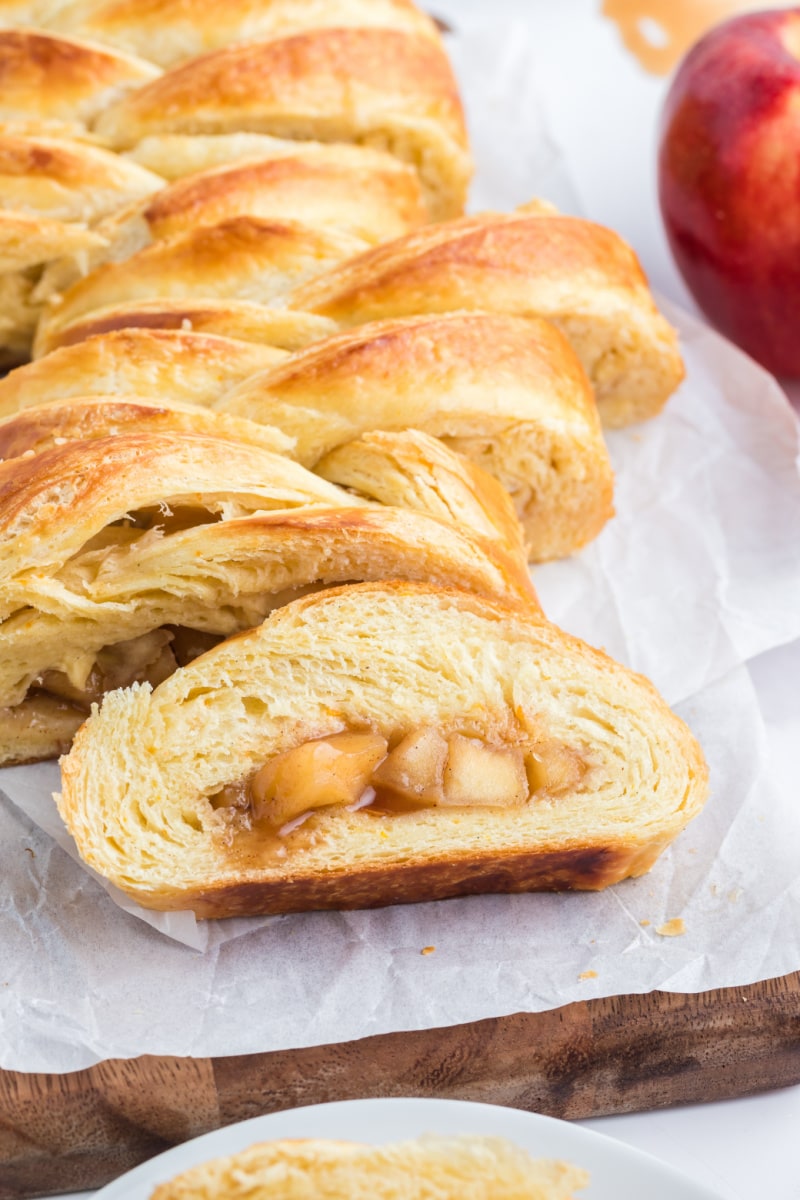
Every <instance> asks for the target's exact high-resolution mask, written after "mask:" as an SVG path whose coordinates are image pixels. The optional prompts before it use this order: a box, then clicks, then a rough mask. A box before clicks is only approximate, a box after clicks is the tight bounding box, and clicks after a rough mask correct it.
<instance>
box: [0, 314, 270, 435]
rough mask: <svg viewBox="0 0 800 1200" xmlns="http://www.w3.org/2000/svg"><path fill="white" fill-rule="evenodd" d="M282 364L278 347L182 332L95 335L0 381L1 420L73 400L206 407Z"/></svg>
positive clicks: (26, 366) (55, 352)
mask: <svg viewBox="0 0 800 1200" xmlns="http://www.w3.org/2000/svg"><path fill="white" fill-rule="evenodd" d="M283 357H284V352H283V351H282V350H278V349H276V348H275V347H273V346H261V345H257V344H255V343H253V342H243V341H238V340H235V339H233V338H224V337H218V336H217V335H216V334H207V333H194V332H187V331H185V330H182V329H169V330H167V329H122V330H118V331H116V332H114V333H106V334H98V335H96V336H94V337H91V338H88V339H87V340H86V341H82V342H78V343H77V344H75V345H74V346H67V347H64V348H63V349H60V350H54V351H53V352H52V353H51V354H46V355H45V356H44V357H43V358H40V359H37V360H36V361H35V362H32V363H28V364H26V365H25V366H24V367H19V368H18V369H17V370H16V371H12V372H11V373H10V374H9V375H7V376H6V377H5V378H4V379H0V417H4V416H9V415H11V414H12V413H16V412H19V411H20V410H22V409H25V408H30V407H31V406H33V405H39V404H50V403H52V402H53V401H56V400H66V399H68V398H69V397H70V396H119V395H137V396H140V397H144V398H147V397H151V398H152V399H155V400H159V399H161V400H167V399H171V400H182V401H186V402H187V403H189V404H193V405H209V404H211V403H212V402H213V401H214V400H217V399H219V396H220V393H221V392H224V391H225V390H227V389H228V388H231V387H234V386H235V385H236V384H237V383H239V382H241V381H242V380H244V379H247V378H248V377H249V376H250V375H254V374H255V373H256V372H257V371H263V370H265V369H266V368H267V367H269V366H274V365H275V364H276V363H277V362H279V361H280V360H281V359H282V358H283ZM3 457H8V453H5V454H4V455H3Z"/></svg>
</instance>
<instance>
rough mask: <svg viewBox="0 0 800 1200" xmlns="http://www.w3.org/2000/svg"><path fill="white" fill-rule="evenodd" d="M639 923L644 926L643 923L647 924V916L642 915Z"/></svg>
mask: <svg viewBox="0 0 800 1200" xmlns="http://www.w3.org/2000/svg"><path fill="white" fill-rule="evenodd" d="M639 924H640V925H641V926H643V927H644V926H645V925H649V924H650V922H649V921H648V919H647V917H643V918H642V920H641V921H640V922H639Z"/></svg>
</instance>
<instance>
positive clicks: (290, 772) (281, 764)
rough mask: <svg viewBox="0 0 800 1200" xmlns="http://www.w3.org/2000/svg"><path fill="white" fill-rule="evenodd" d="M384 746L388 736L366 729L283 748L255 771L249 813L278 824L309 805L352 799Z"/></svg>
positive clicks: (350, 801) (366, 783) (368, 780)
mask: <svg viewBox="0 0 800 1200" xmlns="http://www.w3.org/2000/svg"><path fill="white" fill-rule="evenodd" d="M386 750H387V742H386V738H384V737H382V736H381V735H380V734H379V733H368V732H367V733H337V734H333V736H332V737H328V738H319V739H317V740H316V741H312V742H303V743H302V744H301V745H299V746H295V747H294V749H293V750H286V751H285V752H284V753H283V754H278V755H277V756H276V757H275V758H273V759H271V761H270V762H268V763H267V764H266V765H265V766H263V767H262V768H261V770H260V771H257V772H256V774H255V775H254V776H253V778H252V780H251V783H250V793H251V796H252V804H253V815H254V816H255V817H256V819H257V820H258V819H266V820H268V821H269V822H270V823H271V824H272V825H277V826H281V825H285V824H286V823H287V822H288V821H292V820H294V818H295V817H299V816H300V815H301V814H302V813H304V812H308V811H309V810H311V809H316V808H328V807H330V806H331V805H335V804H342V805H346V804H355V803H357V801H358V800H360V799H361V797H362V795H363V794H364V792H365V791H366V789H367V788H368V787H369V786H370V785H371V783H372V773H373V771H374V770H375V768H376V767H377V766H378V764H379V763H380V762H381V761H382V760H383V759H384V758H385V757H386Z"/></svg>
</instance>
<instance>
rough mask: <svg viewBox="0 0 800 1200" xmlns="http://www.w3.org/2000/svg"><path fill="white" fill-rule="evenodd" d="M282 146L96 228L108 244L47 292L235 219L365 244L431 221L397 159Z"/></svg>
mask: <svg viewBox="0 0 800 1200" xmlns="http://www.w3.org/2000/svg"><path fill="white" fill-rule="evenodd" d="M292 145H293V146H294V153H289V152H288V151H287V149H286V147H287V146H292ZM280 146H281V151H282V152H281V153H280V154H278V155H276V156H274V157H269V158H267V157H264V158H248V159H245V160H243V161H237V162H234V163H227V164H224V165H223V166H218V167H212V168H210V169H209V170H207V171H201V172H200V173H199V174H196V175H191V176H189V177H187V178H183V179H179V180H177V181H176V182H175V183H173V184H172V185H171V186H170V187H166V188H163V189H162V190H161V191H160V192H159V193H158V194H157V195H156V196H152V197H149V198H148V199H144V200H142V201H140V202H139V203H136V204H133V205H128V206H126V207H125V208H123V209H122V210H121V211H119V210H118V211H117V212H115V213H114V214H113V215H111V216H110V217H108V218H107V219H106V220H105V221H103V222H102V223H101V224H100V225H99V226H98V227H97V233H98V234H100V235H101V237H102V238H103V239H104V241H103V242H102V243H101V245H100V246H98V248H97V249H96V250H93V251H92V252H91V253H90V254H89V255H87V256H86V259H85V262H83V263H81V262H77V261H76V260H75V259H74V257H73V258H69V257H66V258H63V259H61V260H60V261H59V262H56V263H53V264H52V265H51V266H50V267H49V268H48V270H47V271H46V273H45V276H44V279H43V280H42V284H41V285H40V291H41V290H42V289H43V288H44V289H46V291H64V290H65V289H66V288H68V287H69V286H70V285H71V284H72V283H74V282H75V280H76V279H78V278H80V276H81V275H85V274H87V272H88V271H89V270H92V269H94V268H95V267H97V266H99V265H100V264H101V263H103V262H108V261H119V260H120V259H124V258H129V257H130V256H131V255H132V254H135V253H136V252H137V251H138V250H143V249H144V248H145V247H146V246H150V245H152V244H153V242H160V241H164V239H166V238H170V237H176V236H178V235H180V234H183V233H187V232H190V231H191V230H193V229H197V228H199V227H200V226H202V225H216V224H218V223H219V222H220V221H224V220H227V219H229V218H231V217H239V216H254V217H266V218H273V217H274V218H277V219H279V220H283V219H288V220H298V221H303V222H304V223H305V224H308V225H315V226H318V227H319V228H323V229H324V228H330V229H333V230H339V231H341V232H343V233H351V234H353V235H354V236H355V237H358V238H361V239H363V241H364V242H365V243H374V242H380V241H387V240H389V239H391V238H396V237H400V236H401V235H402V234H404V233H408V232H409V231H410V230H412V229H415V228H417V226H419V225H422V224H423V223H424V222H425V221H426V219H427V217H426V213H425V208H424V206H423V203H422V194H421V191H420V186H419V179H418V177H417V174H416V172H415V171H414V170H413V168H411V167H409V166H407V165H406V164H405V163H401V162H400V161H399V160H398V159H396V158H393V157H392V156H391V155H390V154H385V153H383V152H381V151H378V150H370V149H369V148H368V147H365V146H320V145H314V144H312V145H311V146H310V147H306V146H305V145H304V144H303V143H280ZM129 165H130V166H131V167H132V165H133V164H129ZM45 294H46V292H45Z"/></svg>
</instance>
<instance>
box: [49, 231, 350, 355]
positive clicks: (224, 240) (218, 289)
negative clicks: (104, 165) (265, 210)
mask: <svg viewBox="0 0 800 1200" xmlns="http://www.w3.org/2000/svg"><path fill="white" fill-rule="evenodd" d="M363 244H364V243H363V242H361V241H360V240H359V239H357V238H353V237H349V236H348V235H346V234H341V233H335V232H333V231H332V230H330V231H325V230H321V229H313V228H311V227H310V226H307V225H302V224H300V223H299V222H295V221H277V220H274V221H273V220H268V219H260V218H258V217H250V216H240V217H233V218H231V219H230V220H228V221H222V222H221V223H220V224H219V225H214V226H211V227H210V228H201V229H195V230H191V231H190V232H188V233H186V234H184V235H183V236H181V237H176V238H171V239H169V240H168V241H165V242H156V243H155V245H153V246H148V247H147V248H146V249H144V250H140V251H139V253H138V254H134V255H133V256H132V257H131V258H129V259H126V260H125V261H124V262H118V263H117V262H111V263H106V264H105V265H104V266H102V267H98V269H97V270H96V271H94V272H92V274H91V275H88V276H87V277H86V278H85V279H83V280H81V281H80V282H78V283H76V284H74V285H73V286H72V287H71V288H69V289H68V291H67V292H66V293H65V295H64V296H63V297H62V299H61V301H60V302H59V303H53V304H52V305H51V306H50V308H49V309H47V310H45V312H44V314H43V315H42V319H41V321H40V324H39V328H38V330H37V334H36V339H35V342H34V356H35V357H38V356H39V355H40V354H43V353H46V352H47V350H49V349H52V348H53V347H54V345H55V344H59V338H60V336H61V335H62V333H63V331H64V330H66V329H67V328H68V327H69V326H70V325H71V324H72V323H73V322H74V321H76V320H79V319H81V318H84V317H85V316H86V315H87V314H89V313H91V312H93V311H94V310H95V309H97V308H101V307H106V306H109V305H119V304H122V303H131V302H133V303H136V302H138V301H142V300H151V299H155V298H159V299H162V298H163V299H171V300H182V299H187V300H188V299H191V298H192V297H202V298H203V299H205V298H206V297H208V298H214V297H220V298H226V299H228V298H230V299H244V300H257V301H259V302H260V303H263V304H269V303H270V302H271V301H276V300H277V299H279V298H280V297H281V296H282V295H284V294H285V293H286V292H287V291H289V290H290V289H291V287H292V285H293V283H294V282H297V281H299V280H301V279H307V278H309V276H311V275H315V274H318V273H319V272H320V271H323V270H324V269H325V268H326V267H329V266H331V265H332V264H333V263H336V262H341V261H342V260H343V259H345V258H348V257H350V256H351V255H353V254H354V253H357V252H358V250H359V249H361V248H362V247H363Z"/></svg>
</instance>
